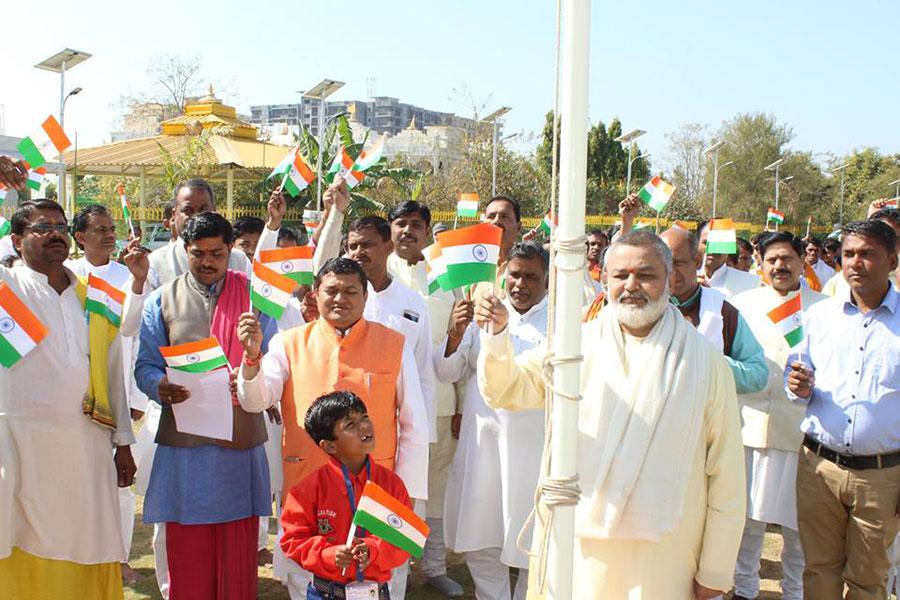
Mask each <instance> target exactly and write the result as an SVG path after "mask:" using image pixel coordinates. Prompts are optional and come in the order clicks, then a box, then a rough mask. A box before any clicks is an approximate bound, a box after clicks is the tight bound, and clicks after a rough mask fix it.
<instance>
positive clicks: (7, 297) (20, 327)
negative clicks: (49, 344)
mask: <svg viewBox="0 0 900 600" xmlns="http://www.w3.org/2000/svg"><path fill="white" fill-rule="evenodd" d="M47 333H48V331H47V327H46V326H45V325H44V324H43V323H41V321H40V320H39V319H38V318H37V317H36V316H35V315H34V313H33V312H31V310H29V309H28V307H27V306H25V303H24V302H22V301H21V300H19V297H18V296H16V295H15V293H13V291H12V290H11V289H10V288H9V285H7V284H6V282H2V281H0V365H3V366H4V367H6V368H7V369H8V368H10V367H11V366H13V365H14V364H16V363H17V362H19V360H20V359H21V358H22V357H23V356H25V355H26V354H28V353H29V352H31V351H32V350H34V348H35V346H37V345H38V344H39V343H41V340H43V339H44V338H45V337H47Z"/></svg>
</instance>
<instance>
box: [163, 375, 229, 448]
mask: <svg viewBox="0 0 900 600" xmlns="http://www.w3.org/2000/svg"><path fill="white" fill-rule="evenodd" d="M166 377H168V379H169V382H170V383H174V384H177V385H182V386H184V387H186V388H187V389H188V390H190V392H191V397H190V398H188V399H187V400H185V401H184V402H179V403H178V404H173V405H172V412H173V413H174V414H175V428H176V429H178V431H180V432H182V433H191V434H194V435H201V436H203V437H208V438H214V439H217V440H226V441H229V442H230V441H231V439H232V436H233V433H234V432H233V430H234V424H233V420H234V415H233V413H232V408H231V390H230V388H229V387H228V370H227V369H217V370H215V371H207V372H206V373H188V372H187V371H179V370H178V369H169V368H167V369H166Z"/></svg>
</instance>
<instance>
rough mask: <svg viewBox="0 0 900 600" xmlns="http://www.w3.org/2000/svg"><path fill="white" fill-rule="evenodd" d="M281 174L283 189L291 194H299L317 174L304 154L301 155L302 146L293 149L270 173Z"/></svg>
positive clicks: (271, 175)
mask: <svg viewBox="0 0 900 600" xmlns="http://www.w3.org/2000/svg"><path fill="white" fill-rule="evenodd" d="M276 176H280V177H281V181H282V183H281V184H280V185H282V187H283V189H284V190H285V191H286V192H287V193H288V194H289V195H290V196H297V195H298V194H299V193H300V192H302V191H303V190H305V189H306V188H307V187H308V186H309V184H310V183H312V182H313V181H314V180H315V178H316V174H315V173H314V172H313V170H312V169H311V168H310V166H309V165H308V164H306V161H305V160H303V156H301V155H300V148H299V147H297V148H294V149H293V150H291V151H290V152H289V153H288V155H287V156H285V157H284V159H283V160H282V161H281V162H280V163H278V166H277V167H275V169H274V170H273V171H272V173H271V174H270V175H269V179H271V178H272V177H276Z"/></svg>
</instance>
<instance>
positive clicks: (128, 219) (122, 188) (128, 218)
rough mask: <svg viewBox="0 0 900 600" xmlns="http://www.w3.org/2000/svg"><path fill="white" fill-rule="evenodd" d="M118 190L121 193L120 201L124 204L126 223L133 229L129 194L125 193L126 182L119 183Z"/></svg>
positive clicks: (123, 211) (123, 210)
mask: <svg viewBox="0 0 900 600" xmlns="http://www.w3.org/2000/svg"><path fill="white" fill-rule="evenodd" d="M116 191H117V192H118V193H119V203H120V204H121V205H122V218H123V219H125V223H127V224H128V229H129V230H131V229H133V227H132V226H131V210H129V208H128V196H126V195H125V184H124V183H120V184H119V185H117V186H116Z"/></svg>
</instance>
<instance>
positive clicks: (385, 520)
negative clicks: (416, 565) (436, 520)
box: [353, 480, 429, 558]
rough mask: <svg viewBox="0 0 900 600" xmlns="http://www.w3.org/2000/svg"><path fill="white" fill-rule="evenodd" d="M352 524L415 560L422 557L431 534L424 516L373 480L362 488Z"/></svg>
mask: <svg viewBox="0 0 900 600" xmlns="http://www.w3.org/2000/svg"><path fill="white" fill-rule="evenodd" d="M353 524H354V525H356V526H357V527H361V528H362V529H365V530H367V531H368V532H369V533H371V534H372V535H374V536H375V537H377V538H381V539H382V540H384V541H385V542H387V543H388V544H391V545H392V546H396V547H397V548H400V549H401V550H405V551H406V552H409V553H410V554H411V555H412V556H413V557H415V558H419V557H421V556H422V551H423V550H424V549H425V539H426V538H428V533H429V528H428V524H427V523H425V521H424V520H422V518H421V517H419V516H418V515H416V513H414V512H413V511H412V509H411V508H409V507H408V506H406V505H405V504H403V503H402V502H400V501H399V500H397V499H396V498H394V497H393V496H391V495H390V494H388V493H387V492H386V491H385V490H384V488H382V487H381V486H379V485H378V484H377V483H375V482H373V481H372V480H369V481H367V482H366V486H365V487H364V488H363V493H362V496H361V497H360V499H359V504H358V505H357V506H356V513H355V514H354V515H353Z"/></svg>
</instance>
